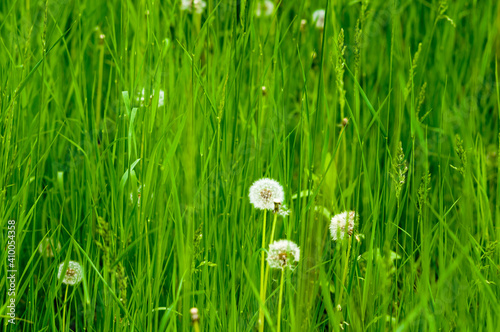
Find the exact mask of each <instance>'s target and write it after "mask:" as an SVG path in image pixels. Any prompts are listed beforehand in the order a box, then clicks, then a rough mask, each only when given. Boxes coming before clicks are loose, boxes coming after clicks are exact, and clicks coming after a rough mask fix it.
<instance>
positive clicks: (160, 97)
mask: <svg viewBox="0 0 500 332" xmlns="http://www.w3.org/2000/svg"><path fill="white" fill-rule="evenodd" d="M145 94H146V91H145V90H144V89H142V91H141V95H140V96H139V97H138V98H137V101H138V102H139V101H140V102H141V106H144V100H145V96H144V95H145ZM154 95H155V91H154V90H153V94H152V95H151V96H149V99H153V97H154ZM164 104H165V91H163V90H160V92H159V94H158V107H162V106H163V105H164Z"/></svg>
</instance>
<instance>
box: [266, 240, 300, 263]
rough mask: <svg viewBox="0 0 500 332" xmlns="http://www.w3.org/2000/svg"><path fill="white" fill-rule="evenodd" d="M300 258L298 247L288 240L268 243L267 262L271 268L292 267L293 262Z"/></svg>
mask: <svg viewBox="0 0 500 332" xmlns="http://www.w3.org/2000/svg"><path fill="white" fill-rule="evenodd" d="M299 259H300V249H299V247H298V246H297V245H296V244H295V243H293V242H292V241H288V240H279V241H274V243H272V244H270V245H269V252H268V254H267V263H268V264H269V267H270V268H272V269H284V268H286V267H288V268H292V266H293V263H296V262H298V261H299Z"/></svg>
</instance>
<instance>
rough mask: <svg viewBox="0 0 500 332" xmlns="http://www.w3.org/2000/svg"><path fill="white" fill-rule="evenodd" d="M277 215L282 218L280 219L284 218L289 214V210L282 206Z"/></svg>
mask: <svg viewBox="0 0 500 332" xmlns="http://www.w3.org/2000/svg"><path fill="white" fill-rule="evenodd" d="M278 213H279V214H280V215H281V216H282V217H286V216H288V215H289V214H290V210H289V209H288V208H287V207H286V205H282V206H281V207H280V209H279V211H278Z"/></svg>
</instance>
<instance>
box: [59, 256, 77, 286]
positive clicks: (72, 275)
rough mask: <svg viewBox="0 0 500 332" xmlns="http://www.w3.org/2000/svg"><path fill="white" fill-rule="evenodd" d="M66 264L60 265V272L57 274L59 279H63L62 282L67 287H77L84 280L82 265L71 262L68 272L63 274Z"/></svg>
mask: <svg viewBox="0 0 500 332" xmlns="http://www.w3.org/2000/svg"><path fill="white" fill-rule="evenodd" d="M63 269H64V262H63V263H61V264H60V265H59V272H58V273H57V278H58V279H61V277H63V280H62V282H63V283H65V284H66V285H72V286H73V285H77V284H79V283H80V282H81V281H82V279H83V269H82V266H81V265H80V263H78V262H75V261H69V262H68V267H67V268H66V272H65V273H64V274H63V272H64V271H63Z"/></svg>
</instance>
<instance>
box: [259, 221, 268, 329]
mask: <svg viewBox="0 0 500 332" xmlns="http://www.w3.org/2000/svg"><path fill="white" fill-rule="evenodd" d="M266 216H267V213H266V212H264V222H263V223H262V255H261V257H262V258H261V260H260V300H261V301H262V305H261V307H260V308H259V331H260V332H262V331H264V307H263V306H264V302H265V301H266V294H265V289H264V261H265V259H266V254H265V252H264V248H265V247H266Z"/></svg>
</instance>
